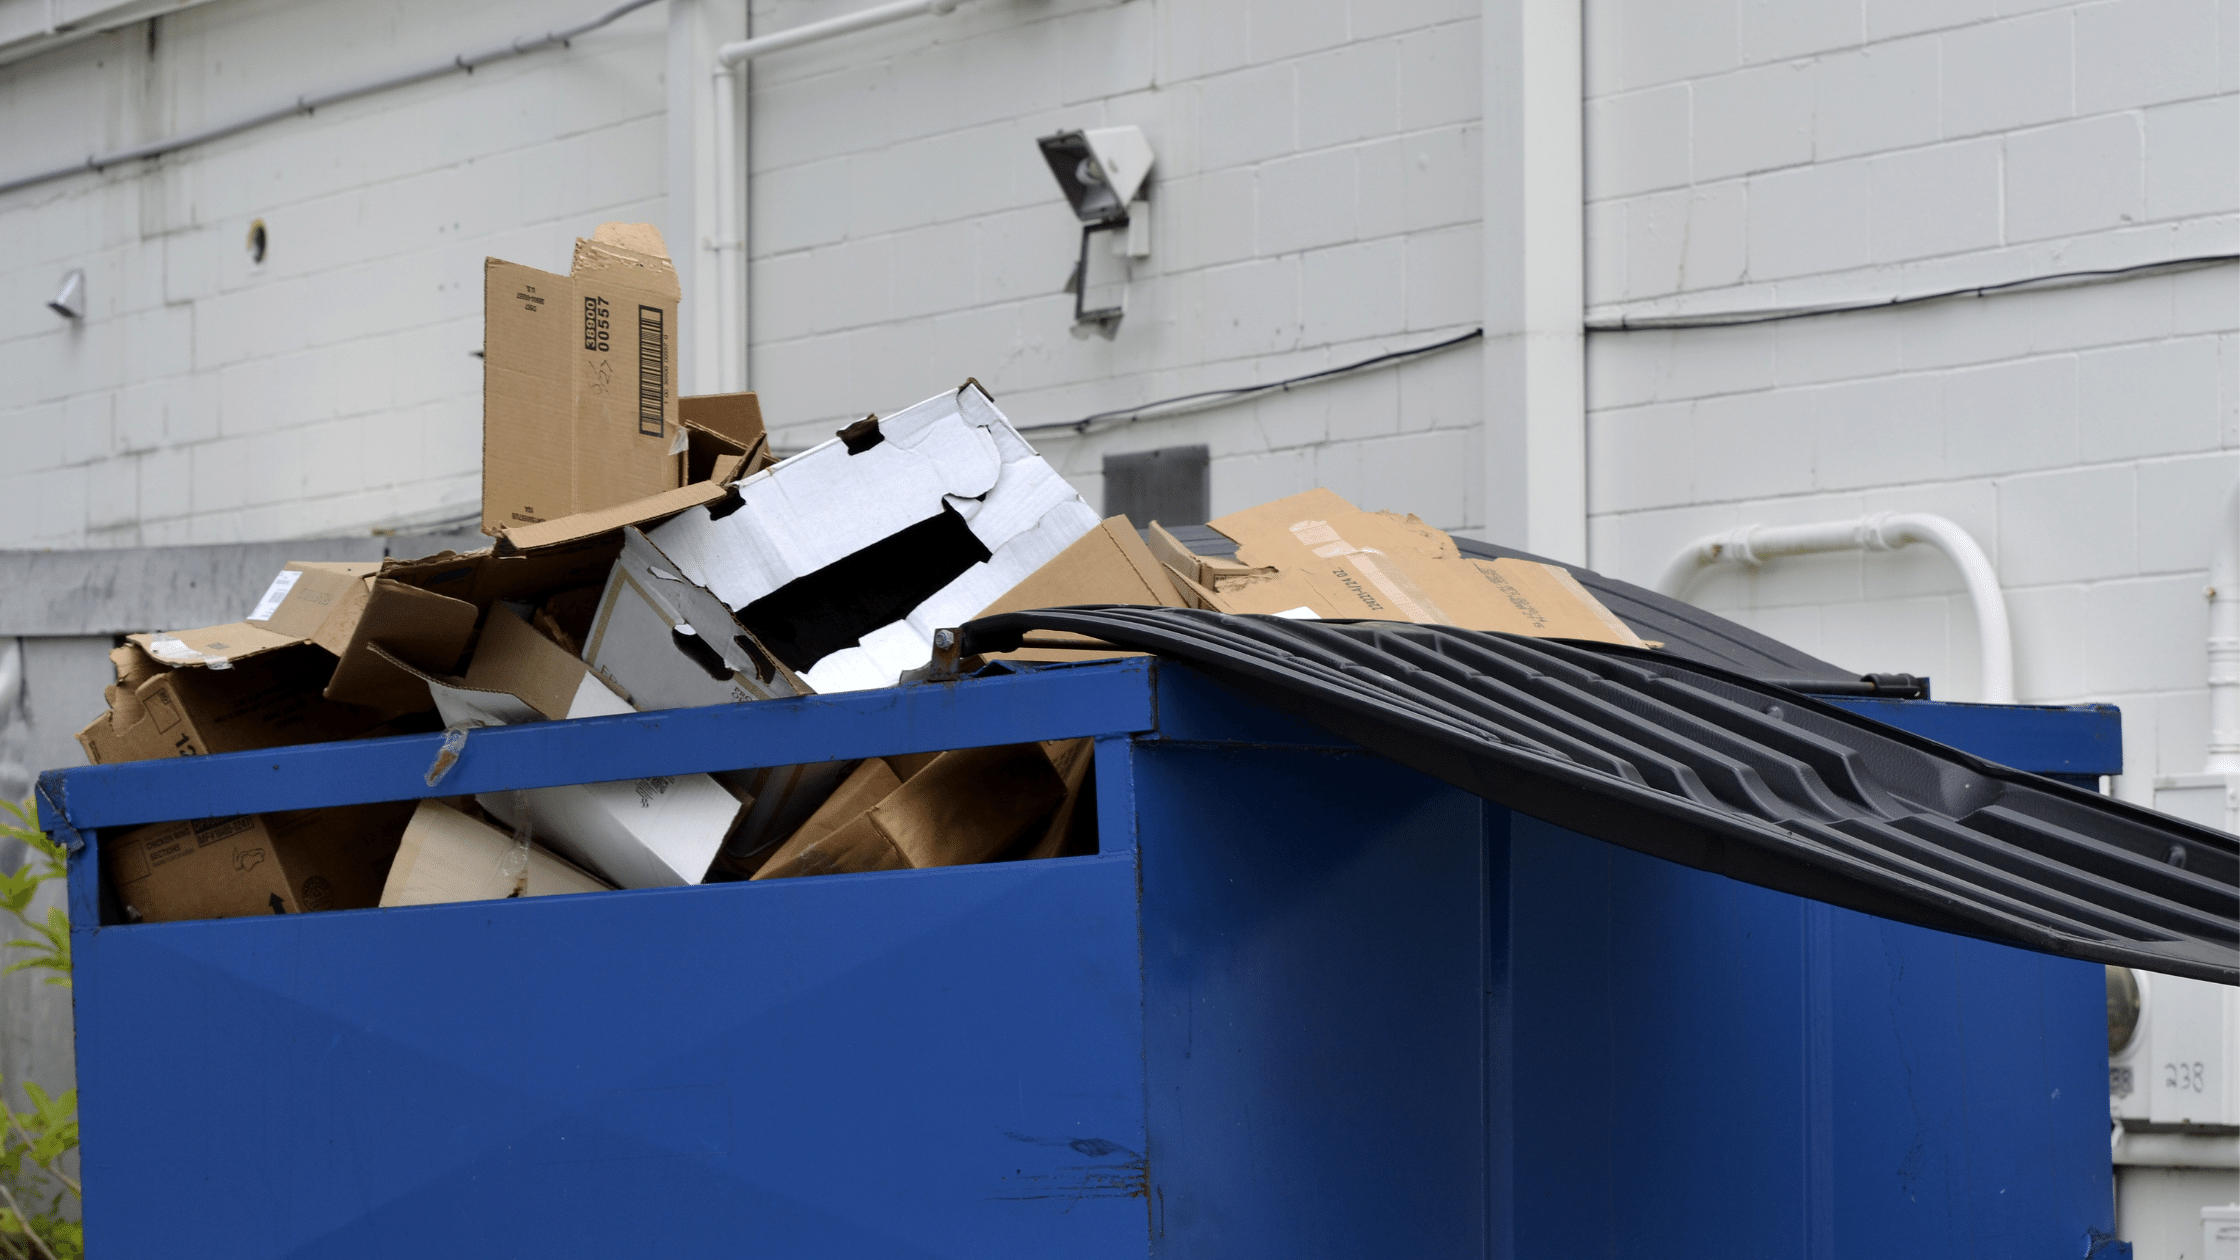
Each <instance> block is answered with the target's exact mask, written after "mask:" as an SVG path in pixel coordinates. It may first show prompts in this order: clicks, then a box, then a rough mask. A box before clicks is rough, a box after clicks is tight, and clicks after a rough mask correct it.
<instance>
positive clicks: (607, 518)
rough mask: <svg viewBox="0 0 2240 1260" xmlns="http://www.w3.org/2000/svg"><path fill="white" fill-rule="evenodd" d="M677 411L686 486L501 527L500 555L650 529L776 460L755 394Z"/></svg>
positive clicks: (681, 403) (703, 398)
mask: <svg viewBox="0 0 2240 1260" xmlns="http://www.w3.org/2000/svg"><path fill="white" fill-rule="evenodd" d="M677 408H678V411H679V412H680V413H681V414H682V416H683V421H682V423H683V426H684V432H685V433H686V435H687V436H688V438H689V439H690V441H689V446H688V449H687V451H686V454H685V461H686V468H685V472H686V477H687V481H686V483H685V484H684V485H681V486H679V487H677V488H676V489H674V490H664V491H662V492H661V493H659V494H653V495H648V496H646V497H645V498H642V499H636V500H632V501H631V502H629V503H622V504H617V505H616V506H614V507H609V508H600V509H598V510H596V511H588V512H578V513H576V514H575V515H573V516H565V517H560V518H558V519H555V520H548V521H544V522H542V523H539V524H535V525H518V526H512V527H508V528H505V529H502V530H501V531H499V540H500V541H499V546H498V553H499V554H500V555H505V554H508V553H511V552H516V551H523V552H526V551H536V550H539V549H541V548H548V547H554V546H559V545H561V544H565V543H572V542H578V541H581V540H584V539H589V538H595V537H598V536H600V535H603V534H608V533H612V532H613V531H615V530H618V529H620V528H622V527H623V526H625V525H651V524H652V523H654V522H656V521H662V520H666V519H668V518H669V517H672V516H675V515H676V514H677V513H679V512H682V511H684V510H685V509H686V508H690V507H699V506H702V505H705V504H709V503H714V502H716V501H717V500H719V499H722V498H724V497H725V495H726V493H727V492H728V491H729V490H730V488H731V484H732V483H733V482H735V481H737V480H738V479H739V478H741V477H750V476H753V475H754V474H755V473H758V472H761V471H762V470H763V469H764V468H767V467H768V466H769V465H770V463H771V462H772V461H771V458H770V442H769V438H768V436H767V435H766V434H765V433H764V432H763V428H762V406H761V404H760V403H759V402H757V401H756V399H755V396H754V395H753V394H751V393H748V394H697V395H693V396H691V397H687V398H680V399H678V400H677Z"/></svg>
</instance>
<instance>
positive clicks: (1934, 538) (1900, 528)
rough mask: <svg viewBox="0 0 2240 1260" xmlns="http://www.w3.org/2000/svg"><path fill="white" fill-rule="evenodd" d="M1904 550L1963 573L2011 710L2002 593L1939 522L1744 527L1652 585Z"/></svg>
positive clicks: (1979, 558) (1675, 594)
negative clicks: (1914, 547) (1916, 549)
mask: <svg viewBox="0 0 2240 1260" xmlns="http://www.w3.org/2000/svg"><path fill="white" fill-rule="evenodd" d="M2231 510H2240V508H2235V509H2231ZM2226 532H2227V533H2228V534H2229V533H2232V532H2233V531H2232V530H2230V529H2228V530H2227V531H2226ZM1909 543H1927V544H1928V545H1930V546H1932V547H1935V548H1936V549H1937V550H1939V551H1941V552H1943V553H1944V554H1945V556H1946V557H1947V558H1948V559H1950V560H1951V561H1952V564H1953V567H1954V568H1956V569H1958V570H1960V580H1961V581H1962V582H1964V583H1965V584H1966V585H1967V588H1968V599H1969V602H1971V603H1972V604H1974V605H1975V612H1976V637H1977V641H1978V644H1979V651H1980V652H1981V653H1982V660H1983V700H1984V702H1985V703H1986V704H2013V703H2014V641H2013V637H2012V634H2011V632H2010V631H2009V630H2008V627H2007V600H2006V596H2005V595H2003V594H2001V593H2000V590H1999V576H1998V573H1997V572H1996V571H1995V570H1993V569H1992V567H1991V560H1990V558H1989V557H1987V556H1985V555H1984V554H1983V548H1981V547H1979V546H1977V545H1976V540H1975V539H1974V538H1972V537H1970V536H1969V534H1968V531H1967V530H1964V529H1962V528H1960V526H1959V525H1957V524H1955V523H1953V522H1952V521H1950V520H1947V519H1946V518H1944V517H1942V516H1931V515H1928V514H1927V513H1921V512H1908V513H1903V514H1898V513H1890V512H1882V513H1878V514H1876V515H1874V516H1862V517H1860V518H1858V519H1857V520H1849V521H1820V522H1816V523H1814V524H1811V525H1744V526H1742V527H1741V528H1739V529H1730V530H1727V531H1725V532H1723V533H1717V534H1706V535H1704V536H1703V537H1701V538H1698V539H1696V540H1695V541H1694V542H1692V543H1689V544H1688V545H1687V546H1686V547H1683V548H1681V550H1680V553H1679V554H1678V555H1675V556H1674V557H1673V558H1672V562H1671V563H1670V564H1667V565H1666V566H1665V569H1664V573H1663V574H1662V575H1661V576H1659V577H1658V578H1657V590H1658V592H1659V593H1661V594H1665V595H1669V596H1671V597H1672V598H1674V599H1679V598H1682V597H1683V596H1684V595H1686V593H1687V590H1688V587H1689V585H1690V584H1691V583H1693V582H1694V581H1695V578H1696V575H1697V574H1699V573H1701V572H1702V571H1703V570H1704V569H1705V568H1707V567H1709V566H1711V565H1714V564H1719V563H1722V562H1727V563H1734V564H1747V565H1751V566H1753V567H1755V566H1757V565H1759V564H1763V563H1764V562H1766V561H1767V560H1770V559H1772V558H1773V557H1775V556H1799V555H1807V554H1810V553H1814V552H1824V551H1894V550H1896V549H1897V548H1899V547H1903V546H1906V545H1908V544H1909ZM2235 568H2236V573H2240V562H2236V566H2235ZM2232 588H2233V591H2234V596H2235V608H2234V610H2233V617H2234V621H2233V626H2234V635H2233V640H2232V642H2233V658H2232V659H2233V663H2234V666H2235V671H2236V672H2235V674H2234V684H2235V686H2234V689H2233V690H2234V703H2235V711H2234V715H2235V722H2234V727H2233V730H2234V739H2235V748H2234V752H2235V754H2236V757H2240V581H2235V582H2234V583H2233V584H2232ZM2211 672H2212V673H2214V670H2213V669H2212V671H2211ZM2236 764H2240V763H2236Z"/></svg>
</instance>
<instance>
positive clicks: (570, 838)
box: [421, 607, 747, 888]
mask: <svg viewBox="0 0 2240 1260" xmlns="http://www.w3.org/2000/svg"><path fill="white" fill-rule="evenodd" d="M421 681H422V684H423V685H424V686H426V687H427V688H428V690H429V692H430V693H431V694H432V696H433V697H434V701H435V706H436V711H437V712H438V713H439V714H441V715H442V716H443V720H444V724H445V725H446V726H448V727H457V728H463V729H467V730H472V729H474V728H476V727H484V726H510V725H513V724H515V723H518V722H541V721H545V720H547V719H550V718H581V717H605V716H611V715H615V714H622V713H630V712H634V710H633V709H632V708H631V707H630V702H629V701H628V700H626V699H625V698H623V697H622V696H620V695H618V694H616V693H615V692H614V690H613V689H612V688H610V687H608V686H607V685H606V683H605V682H603V681H602V680H601V679H600V678H599V676H598V675H597V674H596V673H594V672H593V671H592V670H591V668H590V667H589V666H587V665H586V664H584V663H583V662H582V661H580V660H577V659H576V658H575V657H573V656H570V655H569V654H568V652H567V651H566V649H564V648H561V647H560V646H559V645H558V644H555V643H553V642H551V641H550V640H548V639H546V638H545V637H544V636H543V635H541V634H539V633H537V631H536V630H535V629H534V628H533V627H531V626H529V625H527V624H526V623H524V622H523V621H521V619H520V618H519V617H516V616H515V615H514V614H513V613H512V612H510V611H507V610H506V609H504V608H502V607H501V608H498V609H495V610H493V611H492V613H491V614H490V620H489V622H488V624H486V625H485V626H484V627H483V631H482V641H481V642H480V643H478V644H477V645H476V647H475V655H474V660H473V662H472V663H470V664H469V665H468V667H467V676H466V677H464V678H447V677H439V676H435V675H426V676H423V677H422V679H421ZM475 801H476V803H477V804H479V805H480V806H482V808H483V810H484V811H485V812H487V813H488V814H490V816H492V817H493V818H497V819H500V820H502V821H503V822H504V823H505V824H506V825H507V826H508V827H518V826H521V825H524V820H525V821H526V825H527V826H528V827H529V829H530V832H531V834H532V835H533V836H534V837H535V839H536V840H538V841H540V842H542V843H545V844H546V845H548V846H549V847H550V848H551V849H552V850H553V851H554V852H556V853H558V854H560V855H561V856H563V857H565V858H567V859H568V860H569V861H572V862H574V863H575V864H577V865H578V866H582V867H585V868H586V869H589V870H591V871H594V872H596V873H598V874H600V875H602V876H604V877H606V878H607V879H609V880H611V881H613V882H614V883H615V884H617V885H619V886H621V887H624V888H659V887H669V886H673V885H678V884H697V883H700V882H701V881H702V880H704V879H706V878H707V876H708V873H709V868H710V867H711V866H713V865H714V864H715V860H716V857H717V855H718V854H719V853H721V852H722V851H723V848H724V845H725V842H726V841H727V840H729V839H730V838H731V836H732V833H733V832H734V831H736V830H737V829H738V826H739V823H740V820H741V818H742V817H743V816H744V814H745V811H746V805H747V802H745V801H743V800H741V799H740V797H739V796H738V795H735V794H734V793H733V792H731V791H730V790H729V789H727V788H725V787H724V786H723V785H722V784H720V783H718V782H717V781H716V780H715V779H713V778H711V777H710V776H708V775H704V774H686V775H661V776H656V777H652V778H645V779H633V780H622V781H618V782H609V783H580V784H570V785H567V786H564V787H548V788H532V789H529V790H527V791H521V792H493V793H486V794H484V795H482V796H478V797H476V798H475Z"/></svg>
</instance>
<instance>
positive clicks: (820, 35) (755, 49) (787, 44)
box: [716, 0, 962, 70]
mask: <svg viewBox="0 0 2240 1260" xmlns="http://www.w3.org/2000/svg"><path fill="white" fill-rule="evenodd" d="M961 2H962V0H896V3H893V4H882V5H877V6H874V7H872V8H869V9H858V10H857V11H856V12H854V13H843V14H841V15H840V16H839V17H836V18H826V19H825V20H824V21H822V22H804V23H802V24H801V25H799V26H793V27H788V28H787V29H785V30H782V31H777V32H774V33H772V34H769V35H757V36H755V37H754V38H753V39H742V40H739V41H738V42H736V43H730V44H725V45H724V46H723V47H721V48H718V49H717V50H716V65H717V66H719V67H720V68H722V69H725V70H728V69H730V68H732V67H733V66H736V65H739V64H740V63H741V62H746V61H752V60H753V59H755V58H756V57H760V56H762V55H763V54H764V53H774V52H783V51H785V50H786V49H788V48H798V47H800V46H801V45H803V44H814V43H816V42H817V41H818V40H823V39H831V38H832V37H833V36H835V35H852V34H854V33H855V32H857V31H867V30H870V29H871V28H872V27H874V26H885V25H886V24H887V23H889V22H899V21H901V20H902V19H904V18H913V17H916V16H918V15H919V14H921V13H931V14H934V15H936V16H939V15H940V14H943V13H947V12H949V11H950V10H951V9H954V8H956V7H957V5H958V4H959V3H961Z"/></svg>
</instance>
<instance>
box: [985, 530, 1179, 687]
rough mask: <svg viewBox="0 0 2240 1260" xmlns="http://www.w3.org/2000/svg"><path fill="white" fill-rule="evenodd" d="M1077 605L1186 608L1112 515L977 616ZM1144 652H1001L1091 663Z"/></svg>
mask: <svg viewBox="0 0 2240 1260" xmlns="http://www.w3.org/2000/svg"><path fill="white" fill-rule="evenodd" d="M1075 604H1144V605H1150V606H1153V607H1165V608H1181V607H1185V606H1186V604H1185V601H1184V600H1183V598H1182V596H1181V595H1180V594H1179V593H1177V591H1176V590H1175V584H1174V582H1173V580H1172V579H1171V578H1170V577H1169V575H1168V573H1167V570H1166V569H1165V567H1163V566H1162V565H1161V564H1160V563H1159V562H1158V561H1157V560H1156V559H1154V558H1152V554H1151V550H1150V548H1148V547H1146V546H1144V544H1143V539H1142V538H1141V537H1140V536H1138V535H1137V533H1136V531H1135V527H1134V526H1132V525H1130V524H1129V523H1128V518H1127V517H1125V516H1114V517H1108V518H1107V519H1105V520H1104V521H1102V522H1099V523H1098V525H1097V527H1096V528H1095V529H1092V530H1090V531H1089V532H1088V533H1086V534H1083V535H1082V536H1081V537H1079V538H1076V539H1074V540H1073V542H1072V543H1071V544H1070V545H1069V546H1067V548H1066V549H1065V550H1064V551H1061V552H1059V553H1058V555H1057V557H1056V558H1055V559H1053V560H1051V561H1050V562H1049V563H1048V564H1045V565H1043V566H1042V567H1041V568H1039V569H1036V570H1035V571H1034V572H1033V573H1031V574H1029V575H1028V576H1027V578H1026V580H1025V581H1023V582H1021V583H1019V584H1018V585H1017V586H1014V587H1012V588H1011V589H1010V590H1009V591H1007V592H1005V593H1004V595H1003V597H1002V598H1000V599H998V600H996V602H994V603H992V604H990V605H988V606H987V607H986V608H983V609H981V610H980V611H979V612H977V613H975V614H973V615H974V616H976V617H987V616H992V615H994V614H996V613H1001V612H1014V611H1018V610H1020V609H1027V608H1066V607H1070V606H1072V605H1075ZM1052 637H1058V636H1052ZM1140 655H1142V653H1140V652H1115V651H1112V650H1110V649H1092V650H1085V651H1080V652H1072V651H1066V650H1064V649H1060V648H1021V649H1020V650H1018V651H1016V652H1006V653H1003V654H1002V655H1001V659H1004V660H1023V661H1089V660H1103V659H1106V658H1108V657H1115V656H1140Z"/></svg>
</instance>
